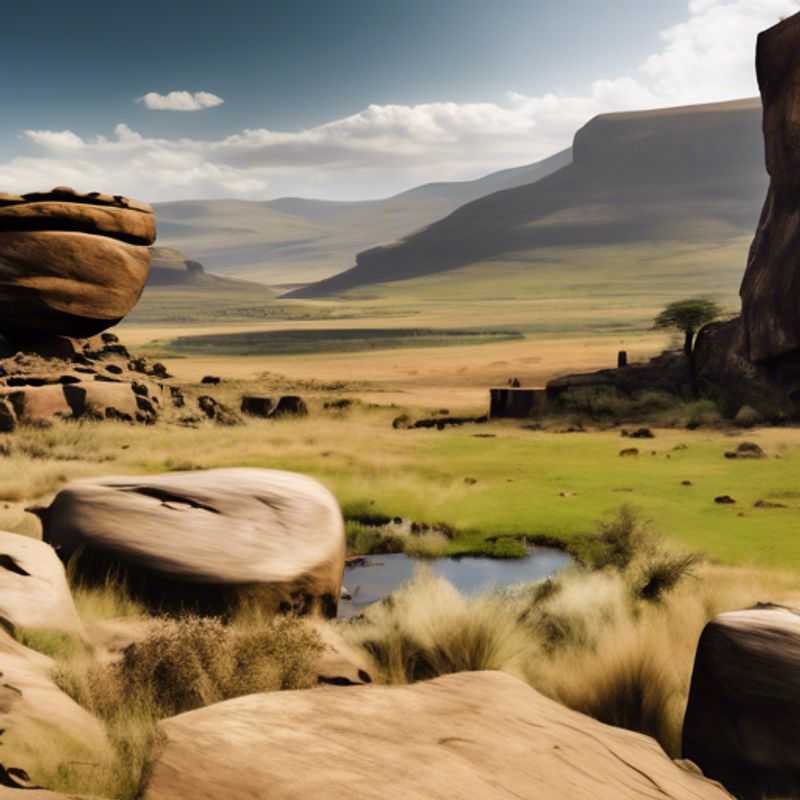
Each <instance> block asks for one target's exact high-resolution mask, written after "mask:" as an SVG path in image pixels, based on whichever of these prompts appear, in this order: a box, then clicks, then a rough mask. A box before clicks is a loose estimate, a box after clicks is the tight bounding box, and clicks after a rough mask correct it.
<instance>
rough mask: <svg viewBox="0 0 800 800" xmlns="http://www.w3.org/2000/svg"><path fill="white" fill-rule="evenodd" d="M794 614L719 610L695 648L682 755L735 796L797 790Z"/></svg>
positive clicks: (799, 719)
mask: <svg viewBox="0 0 800 800" xmlns="http://www.w3.org/2000/svg"><path fill="white" fill-rule="evenodd" d="M798 739H800V612H798V611H795V610H793V609H789V608H785V607H782V606H772V605H762V606H757V607H755V608H752V609H749V610H746V611H734V612H730V613H727V614H721V615H720V616H718V617H717V618H716V619H714V620H712V621H711V622H710V623H709V624H708V625H707V626H706V627H705V629H704V631H703V634H702V636H701V637H700V642H699V644H698V646H697V655H696V657H695V664H694V672H693V674H692V683H691V689H690V693H689V704H688V707H687V709H686V719H685V722H684V728H683V755H684V757H685V758H688V759H690V760H691V761H693V762H694V763H695V764H697V765H698V766H699V767H700V768H701V769H702V770H703V772H705V774H706V775H708V776H710V777H712V778H715V779H717V780H719V781H722V782H723V783H724V784H725V785H726V786H727V787H728V788H729V789H730V790H731V791H732V792H733V793H734V794H735V795H736V796H737V797H739V798H741V800H751V798H752V799H753V800H755V798H759V800H760V798H762V797H796V796H797V793H798V792H800V753H798V750H797V742H798Z"/></svg>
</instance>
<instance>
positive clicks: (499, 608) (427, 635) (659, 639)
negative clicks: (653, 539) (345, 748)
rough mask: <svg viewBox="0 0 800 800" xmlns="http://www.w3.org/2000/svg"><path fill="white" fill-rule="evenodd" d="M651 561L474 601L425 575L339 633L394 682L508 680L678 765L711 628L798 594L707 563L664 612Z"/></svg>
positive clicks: (668, 594)
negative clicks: (479, 673)
mask: <svg viewBox="0 0 800 800" xmlns="http://www.w3.org/2000/svg"><path fill="white" fill-rule="evenodd" d="M655 555H656V556H658V557H660V556H663V553H662V554H655ZM653 557H654V554H653V552H652V551H650V554H649V555H644V556H642V555H637V556H636V557H635V558H634V560H633V561H632V562H631V564H630V565H629V566H628V567H627V568H626V569H624V570H617V569H613V568H607V569H605V570H603V571H600V572H596V573H588V574H587V573H586V572H584V571H579V570H576V571H573V572H572V573H568V574H565V575H563V576H561V577H559V578H555V579H552V580H550V581H547V582H545V583H542V584H539V585H536V586H532V587H519V588H518V589H516V590H509V591H505V592H494V593H487V594H484V595H482V596H478V597H475V598H469V599H468V598H465V597H464V596H462V595H460V594H459V593H458V592H457V591H456V590H455V589H454V588H453V586H452V585H450V584H449V583H448V582H447V581H446V580H444V579H442V578H437V577H434V576H432V575H431V574H430V573H426V572H425V571H422V572H420V573H419V574H418V575H417V577H416V578H415V580H414V581H413V582H412V583H410V584H409V585H407V586H406V587H404V588H403V589H401V590H400V591H399V592H397V593H395V594H394V595H393V596H392V597H391V598H389V599H387V600H386V601H384V602H383V603H379V604H376V605H374V606H372V607H370V608H369V609H368V610H367V611H366V613H365V618H364V619H363V620H361V621H356V622H354V623H350V624H348V625H343V626H341V628H342V630H343V632H344V634H345V636H346V637H347V638H348V639H349V640H350V642H351V643H353V644H355V645H357V646H360V647H362V648H364V649H365V650H366V651H367V652H368V653H369V654H370V655H371V656H372V657H373V658H374V659H375V660H376V662H377V663H378V664H379V665H380V666H381V669H382V671H383V676H382V677H383V680H384V681H385V682H387V683H406V682H409V681H415V680H423V679H428V678H432V677H435V676H437V675H441V674H446V673H449V672H457V671H462V670H481V669H499V670H504V671H508V672H512V673H514V674H516V675H517V676H519V677H521V678H523V679H524V680H526V681H527V682H528V683H530V685H531V686H533V687H535V688H536V689H538V690H539V691H541V692H543V693H544V694H546V695H548V696H550V697H552V698H553V699H555V700H558V701H559V702H562V703H564V704H565V705H567V706H569V707H570V708H573V709H575V710H578V711H581V712H583V713H586V714H588V715H589V716H592V717H594V718H596V719H599V720H601V721H602V722H606V723H608V724H611V725H617V726H621V727H625V728H628V729H631V730H636V731H640V732H643V733H646V734H648V735H651V736H653V737H655V738H656V739H657V740H658V741H659V742H660V743H661V745H662V746H663V747H664V749H665V750H666V751H667V752H668V753H669V754H670V755H672V756H674V757H677V756H678V755H679V754H680V732H681V727H682V722H683V714H684V710H685V706H686V700H687V697H688V690H689V682H690V678H691V670H692V665H693V662H694V654H695V649H696V646H697V641H698V639H699V636H700V633H701V631H702V629H703V626H704V625H705V624H706V622H708V621H709V620H710V619H711V618H713V617H714V616H716V615H717V614H719V613H722V612H723V611H727V610H732V609H736V608H743V607H748V606H750V605H752V604H753V603H755V602H757V601H765V600H772V601H784V602H796V601H797V599H798V598H799V597H800V595H798V589H797V581H796V578H794V577H793V576H791V575H788V574H779V573H775V572H760V571H756V570H747V569H731V568H722V567H715V566H711V565H703V566H702V567H700V568H697V571H696V573H695V574H693V575H692V574H687V575H684V576H683V578H682V580H680V581H679V582H677V583H676V585H674V586H673V588H671V589H670V590H669V591H665V593H664V594H663V595H662V599H661V600H660V601H659V602H652V601H648V600H645V599H643V598H642V597H641V595H640V593H639V591H638V590H639V588H640V583H639V577H640V574H641V569H642V568H643V566H644V565H645V563H646V562H647V561H648V560H649V559H652V558H653Z"/></svg>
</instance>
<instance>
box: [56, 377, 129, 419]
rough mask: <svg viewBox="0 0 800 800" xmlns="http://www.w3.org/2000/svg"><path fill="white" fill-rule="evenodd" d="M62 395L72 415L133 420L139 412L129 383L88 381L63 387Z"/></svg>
mask: <svg viewBox="0 0 800 800" xmlns="http://www.w3.org/2000/svg"><path fill="white" fill-rule="evenodd" d="M64 397H65V398H66V401H67V403H68V404H69V407H70V409H71V411H72V416H74V417H87V416H88V417H94V418H96V419H104V418H113V419H124V420H126V421H128V422H133V421H134V420H135V419H136V414H137V413H138V412H139V410H140V408H139V403H138V402H137V395H136V394H135V393H134V391H133V386H132V385H131V384H130V383H108V382H105V381H103V382H90V381H86V382H83V383H76V384H71V385H68V386H65V387H64Z"/></svg>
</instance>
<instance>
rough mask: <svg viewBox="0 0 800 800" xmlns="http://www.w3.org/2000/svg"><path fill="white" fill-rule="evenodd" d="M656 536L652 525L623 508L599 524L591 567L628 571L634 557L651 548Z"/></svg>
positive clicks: (627, 508)
mask: <svg viewBox="0 0 800 800" xmlns="http://www.w3.org/2000/svg"><path fill="white" fill-rule="evenodd" d="M652 540H653V532H652V529H651V526H650V523H649V522H647V521H645V520H642V517H641V514H640V512H639V511H638V510H637V509H636V508H634V507H633V506H630V505H623V506H621V507H620V508H619V509H618V511H617V512H616V514H615V515H614V516H613V517H612V518H611V519H609V520H607V521H605V522H600V523H599V524H598V533H597V537H596V542H597V545H598V546H597V548H596V550H595V552H594V554H593V560H592V563H591V566H592V567H594V569H604V568H606V567H615V568H616V569H619V570H625V569H627V568H628V567H629V566H630V564H631V562H632V561H633V559H634V557H635V556H637V555H638V554H639V553H641V552H642V551H644V550H647V549H649V548H650V546H651V543H652Z"/></svg>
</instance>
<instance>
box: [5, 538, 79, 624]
mask: <svg viewBox="0 0 800 800" xmlns="http://www.w3.org/2000/svg"><path fill="white" fill-rule="evenodd" d="M0 618H2V619H4V620H5V621H7V622H8V623H10V624H11V625H13V626H14V627H15V628H16V627H24V628H52V629H54V630H59V631H65V632H67V633H72V634H76V635H81V633H82V626H81V621H80V619H79V618H78V612H77V611H76V610H75V603H74V602H73V600H72V595H71V593H70V590H69V586H68V585H67V578H66V574H65V572H64V565H63V564H62V563H61V561H60V560H59V558H58V556H57V555H56V553H55V550H53V548H52V547H50V545H48V544H45V543H44V542H41V541H39V540H37V539H32V538H30V537H29V536H18V535H17V534H14V533H5V532H3V531H0Z"/></svg>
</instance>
